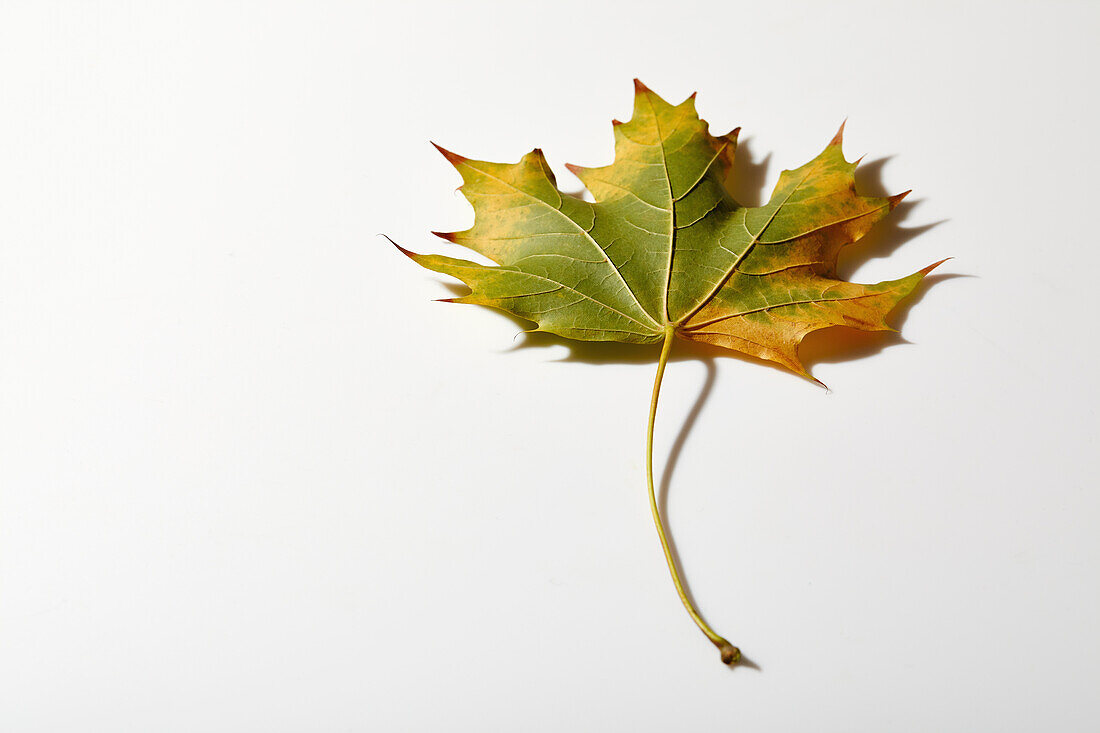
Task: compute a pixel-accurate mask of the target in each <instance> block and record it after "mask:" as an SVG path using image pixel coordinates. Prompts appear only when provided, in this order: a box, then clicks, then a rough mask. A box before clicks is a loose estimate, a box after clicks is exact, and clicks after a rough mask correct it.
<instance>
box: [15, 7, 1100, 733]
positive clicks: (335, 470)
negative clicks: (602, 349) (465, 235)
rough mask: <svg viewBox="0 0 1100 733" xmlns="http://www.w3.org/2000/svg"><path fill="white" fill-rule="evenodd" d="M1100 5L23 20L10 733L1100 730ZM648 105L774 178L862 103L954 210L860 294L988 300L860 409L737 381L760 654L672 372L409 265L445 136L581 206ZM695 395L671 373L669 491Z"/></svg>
mask: <svg viewBox="0 0 1100 733" xmlns="http://www.w3.org/2000/svg"><path fill="white" fill-rule="evenodd" d="M1098 21H1100V6H1097V5H1096V4H1089V3H1079V4H1057V3H1043V4H1040V3H1036V4H1034V5H1030V4H1022V3H1017V4H1013V3H1003V2H995V3H972V4H962V5H960V4H957V3H950V4H942V5H937V6H935V7H933V8H930V7H929V6H928V4H927V3H904V4H890V3H884V2H873V3H866V4H856V3H847V4H845V3H828V4H823V3H811V4H808V5H805V6H797V5H792V6H782V7H778V6H777V5H776V4H774V3H766V2H756V3H752V4H741V5H736V6H735V5H733V4H730V3H726V2H713V3H699V4H693V3H687V2H684V3H674V4H671V5H670V4H668V3H663V2H662V3H658V2H641V1H637V2H630V3H624V4H620V5H618V6H615V5H613V4H601V3H595V2H582V3H561V2H558V3H553V4H550V3H541V4H530V5H529V4H525V3H512V2H499V3H490V4H477V3H467V2H463V3H442V2H440V3H436V4H423V3H422V4H415V3H413V4H403V3H361V4H346V5H345V4H332V3H329V4H318V3H301V4H298V5H287V4H274V5H273V4H269V3H254V4H236V3H233V4H226V3H210V4H205V5H196V4H193V3H176V4H156V3H126V4H94V5H93V4H83V3H71V4H70V3H62V4H52V3H11V4H8V5H6V6H5V10H4V13H3V22H2V23H0V95H2V99H3V107H4V111H3V113H2V115H0V405H2V406H3V408H2V409H3V419H2V422H0V481H2V488H0V492H2V493H0V689H2V690H3V693H2V694H0V729H3V730H4V731H10V732H12V733H16V732H20V733H21V732H23V731H79V732H80V733H90V732H97V731H265V732H270V731H307V730H309V731H337V730H348V731H441V730H446V731H521V730H522V731H564V730H569V731H669V730H698V729H703V728H704V727H705V728H706V729H709V730H738V731H803V730H813V731H825V732H831V731H837V732H840V731H848V732H851V731H857V732H859V731H867V732H868V733H871V732H874V733H879V732H881V731H886V730H888V731H892V732H897V731H912V732H913V733H917V732H920V733H924V732H926V731H932V730H934V731H959V732H960V733H962V732H967V733H969V732H972V731H999V732H1001V733H1005V732H1009V731H1035V730H1050V731H1060V732H1061V731H1094V730H1096V726H1097V725H1098V724H1100V723H1098V722H1097V721H1098V720H1100V697H1098V696H1097V695H1096V690H1097V689H1098V688H1100V631H1098V624H1097V618H1100V593H1098V588H1097V585H1098V578H1100V542H1098V539H1097V524H1098V521H1100V490H1098V487H1097V480H1096V479H1097V469H1098V465H1097V458H1096V456H1097V415H1096V405H1097V380H1096V377H1095V370H1096V346H1095V340H1094V339H1095V334H1096V313H1097V306H1096V300H1097V299H1096V294H1095V289H1096V275H1097V271H1098V266H1100V256H1098V254H1097V252H1098V246H1097V238H1096V235H1095V233H1094V232H1095V220H1096V208H1097V205H1096V195H1097V194H1096V184H1095V174H1096V170H1097V164H1098V162H1100V161H1098V156H1097V152H1098V145H1097V142H1096V139H1097V138H1096V130H1097V128H1098V126H1100V114H1098V107H1097V101H1096V99H1097V97H1096V93H1095V92H1096V89H1095V86H1096V82H1095V73H1096V69H1097V68H1098V64H1100V53H1098V51H1097V45H1096V37H1097V32H1098V31H1100V23H1098ZM634 76H638V77H640V78H642V79H643V80H644V81H645V82H646V83H647V84H648V85H650V86H651V87H652V88H653V89H655V90H656V91H657V92H658V93H660V94H662V95H664V96H666V97H667V98H668V99H670V100H672V101H679V100H680V99H682V98H683V97H684V96H686V95H687V94H688V93H690V92H691V91H693V90H698V91H699V97H698V106H699V108H700V111H701V112H702V114H703V115H704V117H706V118H707V119H709V120H710V121H711V122H712V124H713V126H714V128H715V129H717V130H718V131H720V132H724V131H725V130H726V129H728V128H730V127H733V126H735V125H742V126H743V133H742V140H743V141H745V145H744V147H743V149H742V152H741V154H742V155H743V156H744V160H745V161H746V162H747V161H749V160H751V161H753V162H754V165H755V166H756V170H758V171H759V165H760V164H761V162H762V161H763V160H765V159H766V160H767V165H766V174H765V175H764V176H763V179H762V180H763V182H764V183H765V184H766V185H764V186H762V187H759V188H758V189H757V193H756V197H757V198H759V197H760V196H763V195H765V194H766V192H767V190H768V189H770V186H771V185H772V184H773V183H774V181H775V179H776V178H777V176H778V174H779V171H780V169H782V168H784V167H791V166H796V165H800V164H802V163H803V162H805V161H806V160H808V159H809V158H810V157H812V156H813V155H815V154H816V153H817V152H818V151H819V150H820V148H821V147H822V146H823V145H824V144H825V142H826V141H827V140H828V139H829V138H830V137H831V136H832V134H833V132H834V131H835V129H836V127H837V125H838V123H839V122H840V121H841V120H843V119H844V118H845V117H847V118H848V119H849V123H848V134H847V139H846V152H847V153H848V155H849V157H852V158H854V157H857V156H859V155H863V154H867V155H868V158H867V162H869V163H870V162H872V161H875V160H879V159H881V158H884V157H885V158H888V161H886V162H884V163H883V162H880V163H878V164H872V165H871V166H870V170H869V173H870V174H871V175H870V176H867V175H865V176H864V177H863V179H862V180H863V182H864V183H865V184H866V185H868V186H869V187H870V188H871V189H881V190H885V191H891V192H894V191H899V190H904V189H907V188H912V189H914V191H915V192H914V194H913V196H912V198H913V199H915V200H917V202H918V203H917V204H916V205H912V206H908V207H906V208H904V209H902V210H901V211H900V212H899V213H900V214H902V220H901V221H900V222H899V223H900V226H901V227H902V229H904V228H912V227H922V226H926V225H929V224H932V223H934V222H940V221H942V222H943V223H941V224H939V225H937V226H935V227H933V228H930V229H929V230H927V231H924V232H923V233H921V234H920V235H919V236H917V237H915V238H912V239H910V240H909V241H906V242H904V243H903V244H901V245H900V246H897V247H896V249H895V248H894V247H893V245H894V244H896V243H898V242H899V241H901V238H902V235H903V234H904V232H901V233H900V234H899V231H898V229H897V227H888V228H887V231H886V233H885V234H884V235H882V236H879V237H878V239H877V241H871V242H870V244H869V246H876V247H878V249H875V250H872V251H871V252H867V253H866V254H865V255H862V256H861V255H859V254H857V255H856V256H855V257H854V258H853V259H851V260H849V265H848V272H849V273H850V274H853V275H854V279H857V280H860V281H863V282H869V281H877V280H879V279H884V278H888V277H896V276H900V275H903V274H906V273H909V272H912V271H914V270H916V269H918V268H920V267H922V266H924V265H926V264H928V263H930V262H932V261H935V260H937V259H940V258H941V257H944V256H949V255H953V256H955V257H956V259H955V260H953V261H951V262H949V263H948V264H946V265H945V266H944V267H943V268H942V272H943V273H944V274H947V275H952V274H954V275H964V276H965V277H955V278H947V279H944V278H938V279H937V280H938V282H934V284H933V285H932V286H931V287H929V288H927V289H926V290H925V291H924V293H923V295H922V297H921V298H920V300H919V302H918V303H917V304H916V305H915V307H913V308H912V310H911V312H910V313H909V315H908V317H906V318H904V319H902V320H903V321H904V328H903V333H904V337H905V339H907V340H908V341H909V342H910V343H902V342H900V341H891V340H890V339H889V338H887V339H885V340H877V341H876V340H872V341H866V340H865V341H861V342H860V344H861V346H860V350H861V351H863V352H869V353H865V354H864V355H863V356H862V357H860V358H854V359H850V360H846V361H838V360H836V359H835V358H834V357H830V356H826V359H825V361H819V362H818V363H817V364H816V366H815V368H814V371H815V374H816V375H817V376H819V377H820V378H821V379H823V380H824V381H825V382H827V383H828V384H829V385H830V387H831V388H832V390H833V391H832V392H831V393H827V392H825V391H824V390H821V389H818V388H815V387H814V386H813V385H811V384H809V383H806V382H803V381H800V380H799V379H798V378H796V377H794V376H790V375H788V374H785V373H783V372H780V371H778V370H776V369H772V368H768V367H765V366H761V365H759V364H756V363H750V362H747V361H739V360H736V359H719V360H716V361H715V362H714V367H713V368H714V379H713V385H712V389H710V392H709V394H708V395H707V396H706V398H705V401H704V403H703V406H702V408H701V411H700V412H699V414H698V417H697V420H695V421H694V425H692V426H690V429H689V430H688V432H687V433H686V437H685V439H684V440H683V449H682V452H681V453H680V455H679V460H678V462H677V463H676V466H675V472H674V475H673V477H672V481H671V493H670V499H669V517H670V521H671V525H672V531H673V534H674V537H675V539H676V541H677V542H678V545H679V549H680V553H681V555H682V559H683V562H684V565H685V569H686V573H687V576H688V578H689V581H690V584H691V587H692V589H693V591H694V593H695V595H696V597H697V599H698V601H699V603H700V606H701V608H702V610H703V612H704V613H705V615H706V616H707V617H708V618H709V619H710V620H711V621H712V623H713V624H714V625H715V627H716V628H717V629H718V630H719V631H721V632H723V633H725V634H726V635H727V636H729V637H730V639H731V640H732V641H733V642H734V643H737V644H739V645H740V646H741V647H742V648H743V649H744V651H745V653H746V655H748V657H750V658H751V659H752V660H753V661H754V662H755V663H756V664H757V665H759V667H760V669H759V670H753V669H748V668H740V669H737V670H735V671H733V672H730V671H729V670H727V669H726V668H724V667H723V666H722V665H721V664H720V663H719V662H718V658H717V653H716V652H715V651H714V649H713V648H712V647H711V646H710V645H709V644H708V643H707V642H706V641H705V640H704V639H703V637H702V636H701V635H700V634H699V633H698V632H697V631H696V629H695V628H694V627H693V626H692V624H691V623H690V621H689V619H688V618H687V616H686V615H685V614H684V612H683V609H682V608H681V607H680V605H679V602H678V600H677V598H676V596H675V594H674V592H673V589H672V586H671V584H670V583H669V581H668V578H667V573H666V570H665V568H664V566H663V562H662V558H661V555H660V550H659V546H658V544H657V539H656V536H655V534H654V532H653V528H652V527H651V525H650V520H649V517H648V514H647V507H646V500H645V493H644V474H643V438H644V423H645V415H646V409H647V403H648V396H649V390H650V384H651V379H652V376H653V370H654V368H653V364H652V363H651V362H647V361H646V359H647V358H649V356H648V354H646V353H638V352H637V351H630V350H626V351H624V350H622V349H614V348H612V349H611V350H610V351H609V352H607V354H609V355H610V356H608V357H607V359H605V361H607V360H610V362H611V363H602V364H592V363H584V362H577V361H573V362H565V363H562V362H561V361H560V359H562V358H563V357H565V356H567V355H568V354H569V350H568V349H567V348H566V347H565V346H562V345H554V344H546V343H543V344H542V345H539V346H536V347H533V348H516V347H517V346H521V345H522V344H523V339H522V338H520V339H517V340H513V338H514V334H515V333H516V331H517V328H516V326H515V325H514V324H513V323H512V322H510V321H509V320H508V319H506V318H504V317H501V316H500V315H497V314H495V313H493V312H490V311H486V310H482V309H477V308H472V307H459V306H450V305H440V304H437V303H433V302H431V299H432V298H437V297H445V296H446V295H447V293H448V290H447V289H446V288H445V287H444V286H443V285H442V284H440V279H439V278H436V277H434V276H432V275H431V274H429V273H426V272H425V271H422V270H420V269H418V268H417V267H416V266H415V265H413V264H412V263H410V262H409V261H408V260H406V259H404V258H403V257H401V256H400V255H398V254H397V253H396V252H395V251H394V250H393V249H392V248H391V247H390V246H389V245H388V244H387V243H386V242H385V241H384V240H382V239H380V238H378V237H377V236H376V233H378V232H386V233H388V234H390V235H391V236H393V237H394V238H395V239H396V240H398V241H399V242H402V243H403V244H405V245H407V246H409V247H411V248H413V249H419V250H421V251H425V250H428V251H453V250H448V249H447V245H446V243H443V242H440V241H438V240H434V239H433V238H432V237H430V236H429V235H428V230H430V229H444V230H446V229H458V228H462V227H463V226H465V225H467V224H468V223H469V221H470V220H471V213H470V210H469V208H468V206H467V205H466V204H465V203H464V202H463V201H462V200H461V199H460V198H459V197H457V196H455V195H452V189H453V188H454V186H456V185H457V183H458V179H457V176H456V174H455V173H454V171H453V170H451V169H450V167H449V166H448V165H447V163H446V161H444V160H443V159H442V158H441V157H439V155H438V154H437V153H436V152H435V151H434V150H433V149H432V148H431V146H430V145H428V140H429V139H434V140H436V141H438V142H440V143H441V144H444V145H446V146H448V147H450V148H453V149H454V150H456V151H459V152H461V153H464V154H467V155H470V156H475V157H479V158H485V159H493V160H515V159H516V158H518V157H519V155H520V154H521V153H523V152H525V151H527V150H529V149H530V148H531V147H534V146H536V145H537V146H541V147H543V148H544V149H545V150H546V152H547V154H548V156H549V159H550V161H551V163H552V165H554V167H555V168H556V169H557V170H558V171H559V173H560V180H561V182H562V184H563V185H564V186H573V185H576V182H575V179H573V178H572V177H571V176H569V175H568V174H567V173H565V172H564V171H563V170H562V168H561V164H562V163H563V162H565V161H567V160H568V161H571V162H577V163H580V164H602V163H604V162H606V161H608V160H609V159H610V155H611V132H610V125H609V122H610V120H611V118H613V117H626V116H628V115H629V113H630V97H631V84H630V80H631V78H632V77H634ZM769 155H770V157H766V156H769ZM749 167H750V166H747V168H746V169H748V168H749ZM750 198H752V197H751V196H750ZM892 249H893V250H894V251H892V252H891V250H892ZM583 353H584V355H585V358H588V359H592V358H597V356H598V353H597V351H594V350H591V349H588V350H585V351H584V352H583ZM682 355H683V356H685V357H690V356H691V355H690V354H686V353H684V354H682ZM652 356H653V357H655V356H656V350H655V349H654V350H652ZM624 360H626V362H627V363H622V362H623V361H624ZM707 373H708V368H707V366H706V365H705V363H703V362H701V361H698V360H697V359H695V358H693V357H692V358H685V359H683V360H679V361H677V362H676V363H674V364H672V366H671V367H670V369H669V373H668V378H667V380H666V387H665V392H664V395H663V402H662V405H663V408H662V410H661V412H660V415H659V425H658V436H657V446H658V448H657V454H658V464H659V466H660V465H663V464H664V463H665V462H666V461H667V459H668V456H669V451H670V449H671V448H672V445H673V443H674V441H675V439H676V436H677V435H678V433H679V432H680V431H681V429H682V428H683V427H684V423H685V419H686V418H687V417H688V416H689V413H690V411H691V409H692V405H693V404H694V403H695V401H696V400H697V399H698V398H699V396H700V391H701V390H702V389H703V388H704V384H705V382H706V380H707ZM658 470H661V469H660V468H658Z"/></svg>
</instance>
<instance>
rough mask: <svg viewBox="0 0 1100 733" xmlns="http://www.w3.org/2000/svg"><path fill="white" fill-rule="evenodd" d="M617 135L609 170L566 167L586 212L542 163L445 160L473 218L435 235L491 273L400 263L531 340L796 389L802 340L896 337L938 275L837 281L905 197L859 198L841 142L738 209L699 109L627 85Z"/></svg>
mask: <svg viewBox="0 0 1100 733" xmlns="http://www.w3.org/2000/svg"><path fill="white" fill-rule="evenodd" d="M613 127H614V132H615V160H614V162H613V163H612V164H611V165H608V166H605V167H601V168H582V167H579V166H568V167H569V169H570V170H571V171H573V172H574V173H575V174H576V175H577V176H578V177H579V178H580V179H581V181H582V182H583V183H584V185H585V186H586V187H587V189H588V190H589V191H590V192H591V194H592V197H593V198H594V199H595V201H594V202H588V201H583V200H581V199H579V198H576V197H573V196H569V195H566V194H563V193H562V192H561V191H560V190H559V189H558V187H557V183H556V181H555V178H554V174H553V173H552V172H551V170H550V168H549V166H548V165H547V163H546V159H545V157H543V154H542V151H541V150H539V149H535V150H533V151H531V152H530V153H528V154H527V155H525V156H523V158H522V159H521V160H520V161H519V162H518V163H514V164H507V163H488V162H484V161H478V160H471V159H469V158H464V157H462V156H460V155H456V154H454V153H451V152H449V151H446V150H443V149H442V148H440V151H441V152H442V153H443V155H445V156H446V157H447V159H448V160H449V161H450V162H451V163H452V164H453V165H454V166H455V168H456V169H457V170H458V172H459V173H460V174H461V176H462V181H463V184H462V186H461V187H460V189H459V190H461V191H462V193H463V195H464V196H465V197H466V198H467V200H469V202H470V203H471V204H472V205H473V207H474V212H475V215H476V216H475V223H474V226H473V227H471V228H470V229H468V230H466V231H462V232H451V233H438V232H437V234H439V236H441V237H443V238H444V239H447V240H449V241H451V242H456V243H458V244H461V245H463V246H465V247H468V248H469V249H471V250H473V251H475V252H477V253H479V254H481V255H483V256H485V257H487V258H489V259H490V260H492V261H493V262H494V263H496V266H485V265H481V264H477V263H475V262H470V261H466V260H462V259H455V258H452V257H444V256H440V255H423V254H415V253H412V252H408V251H406V250H404V249H402V251H403V252H405V253H406V254H408V255H409V256H410V257H411V258H412V259H414V260H415V261H416V262H418V263H419V264H421V265H423V266H424V267H426V268H428V269H430V270H434V271H436V272H441V273H445V274H447V275H451V276H453V277H456V278H458V279H459V280H461V281H462V282H464V283H465V284H466V285H467V286H469V288H470V293H469V294H468V295H465V296H463V297H459V298H453V299H452V300H453V301H454V302H458V303H475V304H478V305H486V306H492V307H495V308H500V309H502V310H505V311H507V312H509V313H512V314H514V315H516V316H519V317H520V318H523V319H526V320H529V321H533V322H534V323H536V324H537V328H536V329H534V330H537V331H546V332H550V333H554V334H558V335H560V336H564V337H567V338H572V339H580V340H585V341H626V342H635V343H656V342H660V341H663V340H665V338H666V336H667V335H669V334H675V335H676V336H678V337H680V338H685V339H689V340H693V341H701V342H705V343H708V344H713V345H715V346H719V347H723V348H727V349H732V350H734V351H738V352H742V353H745V354H749V355H751V356H754V357H759V358H761V359H767V360H770V361H773V362H777V363H779V364H782V365H783V366H785V367H787V368H788V369H791V370H792V371H794V372H796V373H798V374H801V375H803V376H806V377H809V376H810V375H809V374H808V373H807V372H806V369H805V368H804V366H803V365H802V362H801V361H800V360H799V358H798V345H799V344H800V343H801V341H802V339H803V338H804V337H805V336H806V335H807V334H809V333H811V332H813V331H816V330H818V329H822V328H827V327H830V326H849V327H852V328H858V329H863V330H869V331H877V330H890V327H889V326H888V325H887V323H886V320H885V318H886V315H887V314H888V313H889V312H890V311H891V310H892V309H893V308H894V306H896V305H897V304H898V302H899V301H900V300H901V299H902V298H904V297H905V296H907V295H909V294H910V293H911V292H913V289H914V288H915V287H916V286H917V284H918V283H919V282H920V280H921V279H922V278H923V277H924V276H925V274H927V273H928V272H929V271H930V270H932V268H934V267H935V266H936V265H932V266H930V267H926V268H925V269H923V270H921V271H920V272H917V273H914V274H912V275H909V276H908V277H904V278H901V279H899V280H889V281H886V282H881V283H877V284H874V285H860V284H856V283H851V282H847V281H845V280H841V279H839V278H838V277H837V276H836V261H837V256H838V254H839V252H840V249H841V248H842V247H844V246H845V245H847V244H850V243H852V242H855V241H856V240H858V239H859V238H860V237H862V236H863V235H864V234H866V233H867V232H868V231H869V230H870V229H871V227H872V226H873V225H874V224H875V222H877V221H879V220H880V219H882V218H884V217H885V216H886V215H887V214H889V213H890V211H891V210H892V209H893V208H894V207H895V206H896V205H897V204H898V202H900V201H901V199H902V198H903V197H904V196H905V194H904V193H902V194H899V195H896V196H889V197H884V198H879V197H874V196H861V195H859V194H858V193H856V189H855V177H854V173H855V167H856V164H855V163H848V162H847V161H845V159H844V155H843V153H842V152H841V133H837V135H836V137H835V138H833V140H832V141H831V142H830V143H829V144H828V145H827V146H826V148H825V150H823V151H822V152H821V154H820V155H818V156H817V157H816V158H814V159H813V160H811V161H810V162H809V163H807V164H805V165H803V166H802V167H800V168H796V169H794V170H786V171H783V172H782V174H781V175H780V177H779V183H778V184H777V185H776V187H775V190H774V192H773V193H772V195H771V199H770V200H769V201H768V202H767V204H765V205H763V206H758V207H745V206H741V205H740V204H739V203H738V202H737V201H736V200H735V199H734V197H733V195H732V193H731V190H732V189H731V177H732V175H733V161H734V154H735V151H736V147H737V132H738V130H734V131H733V132H731V133H729V134H727V135H721V136H718V137H715V136H713V135H711V134H710V132H709V130H708V125H707V123H706V122H705V121H703V120H701V119H699V115H698V113H697V112H696V111H695V95H692V96H691V97H689V98H688V99H686V100H685V101H683V102H682V103H680V104H678V105H675V106H674V105H671V104H669V103H668V102H666V101H664V100H663V99H661V98H660V97H659V96H657V95H656V94H655V93H653V92H652V91H650V90H649V89H647V88H646V87H645V86H644V85H643V84H642V83H641V82H638V81H635V94H634V114H633V117H632V118H631V119H630V121H629V122H626V123H620V122H617V121H616V122H614V123H613ZM841 131H842V132H843V128H841ZM936 264H939V263H936ZM811 378H812V377H811Z"/></svg>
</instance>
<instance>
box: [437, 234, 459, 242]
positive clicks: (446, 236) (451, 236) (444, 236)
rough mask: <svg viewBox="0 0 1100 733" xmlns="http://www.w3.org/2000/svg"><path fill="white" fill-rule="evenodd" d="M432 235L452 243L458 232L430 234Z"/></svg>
mask: <svg viewBox="0 0 1100 733" xmlns="http://www.w3.org/2000/svg"><path fill="white" fill-rule="evenodd" d="M432 234H434V235H435V236H437V237H439V238H440V239H446V240H447V241H448V242H453V241H455V235H456V234H458V232H432Z"/></svg>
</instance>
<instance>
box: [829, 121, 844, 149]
mask: <svg viewBox="0 0 1100 733" xmlns="http://www.w3.org/2000/svg"><path fill="white" fill-rule="evenodd" d="M847 124H848V118H847V117H845V118H844V121H843V122H841V123H840V129H839V130H837V131H836V134H835V135H833V139H832V140H830V141H829V144H830V145H840V144H841V143H843V142H844V126H845V125H847Z"/></svg>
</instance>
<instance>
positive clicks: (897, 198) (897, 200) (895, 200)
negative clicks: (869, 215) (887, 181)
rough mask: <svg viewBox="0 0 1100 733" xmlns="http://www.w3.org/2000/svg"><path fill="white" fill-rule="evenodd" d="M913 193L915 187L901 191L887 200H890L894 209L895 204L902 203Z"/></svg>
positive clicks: (891, 207)
mask: <svg viewBox="0 0 1100 733" xmlns="http://www.w3.org/2000/svg"><path fill="white" fill-rule="evenodd" d="M911 193H913V189H909V190H908V191H902V192H901V193H896V194H894V195H893V196H891V197H889V198H888V199H887V201H889V202H890V209H891V210H892V209H893V208H894V207H895V206H897V205H898V204H900V203H901V202H902V200H903V199H904V198H905V197H906V196H908V195H909V194H911Z"/></svg>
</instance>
